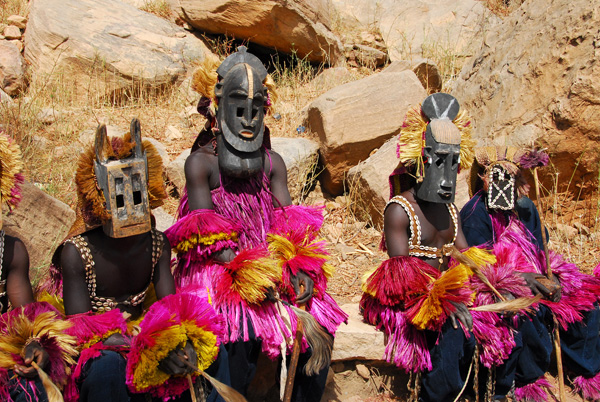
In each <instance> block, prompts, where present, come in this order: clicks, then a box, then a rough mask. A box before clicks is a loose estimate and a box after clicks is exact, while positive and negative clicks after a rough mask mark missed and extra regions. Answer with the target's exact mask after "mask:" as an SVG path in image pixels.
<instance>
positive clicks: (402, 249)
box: [383, 203, 410, 257]
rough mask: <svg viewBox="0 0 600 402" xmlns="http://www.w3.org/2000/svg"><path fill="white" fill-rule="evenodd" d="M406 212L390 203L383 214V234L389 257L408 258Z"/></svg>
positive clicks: (407, 221) (408, 222) (407, 220)
mask: <svg viewBox="0 0 600 402" xmlns="http://www.w3.org/2000/svg"><path fill="white" fill-rule="evenodd" d="M409 224H410V221H409V219H408V215H406V211H404V208H402V207H401V206H400V205H398V204H395V203H391V204H390V205H389V206H388V207H387V208H386V210H385V212H384V214H383V232H384V234H385V244H386V247H387V250H388V251H387V252H388V255H389V256H390V257H397V256H408V251H409V248H408V225H409Z"/></svg>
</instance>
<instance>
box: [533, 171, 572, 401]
mask: <svg viewBox="0 0 600 402" xmlns="http://www.w3.org/2000/svg"><path fill="white" fill-rule="evenodd" d="M537 169H538V168H537V166H536V167H535V168H533V181H534V182H535V197H536V204H537V205H536V206H537V209H538V213H539V215H540V226H541V227H542V242H543V243H544V254H545V255H546V273H547V276H548V279H549V280H551V281H552V280H553V276H552V267H551V266H550V253H548V239H546V225H544V219H543V218H542V212H541V211H542V210H541V208H540V181H539V179H538V174H537ZM552 319H553V321H554V350H555V351H556V366H557V369H558V392H559V394H560V395H559V396H560V402H566V400H567V394H566V391H565V378H564V373H563V364H562V351H561V349H560V329H559V326H558V320H557V319H556V315H555V314H552Z"/></svg>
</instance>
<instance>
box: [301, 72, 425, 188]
mask: <svg viewBox="0 0 600 402" xmlns="http://www.w3.org/2000/svg"><path fill="white" fill-rule="evenodd" d="M426 95H427V94H426V92H425V90H424V89H423V87H422V86H421V83H420V82H419V80H418V79H417V77H416V76H415V74H414V73H412V72H410V71H403V72H400V73H386V74H382V73H378V74H373V75H371V76H369V77H367V78H363V79H362V80H359V81H353V82H349V83H347V84H344V85H340V86H338V87H336V88H333V89H332V90H330V91H327V92H326V93H324V94H323V95H321V96H320V97H318V98H317V99H315V100H314V101H313V102H312V103H311V104H310V105H309V107H308V117H307V120H306V122H305V123H304V125H305V126H307V127H309V128H310V130H311V131H312V132H313V133H315V134H317V135H318V138H319V143H320V153H321V162H322V164H323V167H324V170H323V172H322V174H321V184H322V186H323V190H324V191H326V192H328V193H330V194H331V195H339V194H341V193H342V192H343V190H344V178H345V175H346V173H347V172H348V170H349V169H350V168H351V167H353V166H356V165H357V164H358V163H359V162H360V161H362V160H365V159H367V158H368V157H369V154H370V153H371V151H372V150H373V149H374V148H378V147H379V146H381V145H382V144H383V143H384V142H385V141H386V140H388V139H389V138H391V137H393V136H394V135H396V134H398V133H399V130H400V127H401V126H402V122H403V121H404V117H405V114H406V111H407V110H408V108H409V107H410V106H413V105H416V104H418V103H420V102H422V101H423V99H425V97H426ZM391 169H393V167H391ZM390 172H391V170H390Z"/></svg>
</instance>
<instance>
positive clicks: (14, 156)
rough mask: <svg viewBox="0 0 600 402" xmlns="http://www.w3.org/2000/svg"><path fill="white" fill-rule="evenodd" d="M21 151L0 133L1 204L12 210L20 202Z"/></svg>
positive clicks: (21, 177)
mask: <svg viewBox="0 0 600 402" xmlns="http://www.w3.org/2000/svg"><path fill="white" fill-rule="evenodd" d="M22 171H23V161H22V159H21V149H20V148H19V145H18V144H17V143H16V142H15V141H13V139H12V138H10V137H9V136H8V135H6V134H4V133H2V132H0V193H1V195H2V200H1V201H2V202H3V203H6V204H7V205H8V207H9V209H10V208H14V207H16V206H17V205H18V204H19V201H21V184H22V183H23V174H22V173H21V172H22Z"/></svg>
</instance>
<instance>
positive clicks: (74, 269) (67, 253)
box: [60, 242, 84, 275]
mask: <svg viewBox="0 0 600 402" xmlns="http://www.w3.org/2000/svg"><path fill="white" fill-rule="evenodd" d="M60 266H61V270H62V272H63V275H65V274H66V275H69V274H80V273H82V272H83V271H84V267H83V260H82V258H81V254H80V253H79V250H78V249H77V247H76V246H75V245H74V244H72V243H70V242H66V243H64V244H63V246H62V249H61V251H60Z"/></svg>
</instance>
